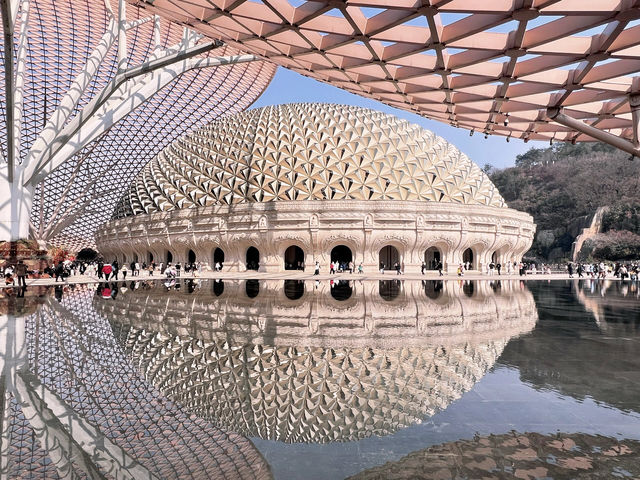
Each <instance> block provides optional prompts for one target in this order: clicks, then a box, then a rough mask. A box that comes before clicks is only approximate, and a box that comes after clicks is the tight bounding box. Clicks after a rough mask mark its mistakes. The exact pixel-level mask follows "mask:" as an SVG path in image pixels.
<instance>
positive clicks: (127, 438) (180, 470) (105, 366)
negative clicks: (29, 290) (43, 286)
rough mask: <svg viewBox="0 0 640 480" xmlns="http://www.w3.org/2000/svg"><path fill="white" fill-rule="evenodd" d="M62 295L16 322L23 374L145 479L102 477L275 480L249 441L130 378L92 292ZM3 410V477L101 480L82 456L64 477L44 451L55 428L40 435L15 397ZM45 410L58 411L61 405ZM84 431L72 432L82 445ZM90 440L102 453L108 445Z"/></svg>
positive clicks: (78, 289) (124, 472)
mask: <svg viewBox="0 0 640 480" xmlns="http://www.w3.org/2000/svg"><path fill="white" fill-rule="evenodd" d="M57 288H58V287H57ZM59 289H60V291H59V295H58V293H57V294H56V295H57V296H62V299H61V302H60V303H58V301H56V300H55V299H54V298H53V297H49V298H48V299H47V300H46V302H45V304H44V305H43V306H41V307H40V308H39V309H38V311H37V312H36V313H34V314H33V315H30V316H28V317H26V318H25V319H20V320H21V321H24V322H25V326H26V329H25V338H26V347H27V351H28V362H29V369H30V370H31V371H32V372H33V374H35V375H36V376H37V377H38V379H39V381H40V382H42V385H44V388H45V389H48V390H49V391H51V392H53V394H54V395H56V396H58V398H59V399H60V402H59V403H60V404H62V405H64V408H66V409H67V412H68V416H74V415H78V416H80V417H81V418H83V419H84V420H85V421H86V422H88V423H89V424H90V425H93V426H95V427H97V428H98V429H99V432H100V434H101V435H103V436H104V438H105V439H107V441H111V442H113V443H114V444H116V445H117V446H118V447H120V448H122V449H123V450H124V452H126V454H127V455H130V456H131V458H133V459H134V460H135V462H137V463H139V464H140V467H141V468H140V467H139V468H138V470H137V472H138V475H139V473H140V472H141V471H144V472H148V475H145V476H144V477H140V476H137V475H136V473H135V471H133V470H129V469H127V468H123V469H120V471H118V472H115V471H112V472H107V473H108V475H107V476H106V477H104V478H148V479H153V478H157V479H160V478H162V479H186V478H203V479H204V478H216V479H223V478H224V479H234V480H235V479H242V478H246V479H256V478H257V479H270V478H272V475H271V472H270V468H269V465H268V464H267V463H266V461H265V460H264V458H263V457H262V455H261V454H260V453H259V452H258V450H257V449H256V448H255V447H254V445H253V444H252V443H251V442H250V441H249V440H248V439H246V438H244V437H242V436H241V435H239V434H236V433H232V432H225V431H223V430H221V429H219V428H217V427H215V426H213V425H212V424H211V423H209V422H207V421H205V420H202V419H199V418H196V417H195V416H193V415H190V414H188V413H186V412H185V411H184V410H183V409H181V408H180V407H178V406H176V405H175V404H174V403H172V402H171V401H169V400H167V399H166V398H164V397H163V396H162V395H160V393H159V392H158V391H157V390H156V389H154V388H153V387H151V386H149V385H148V384H147V383H146V382H145V381H144V380H143V379H142V378H141V376H140V375H138V374H137V373H136V371H135V369H134V368H133V366H132V365H131V364H130V363H129V362H128V361H127V359H126V357H125V355H124V353H123V352H122V350H121V348H120V347H119V345H118V341H117V339H116V338H115V337H114V332H113V331H112V329H111V327H110V326H109V323H108V322H107V321H106V320H105V319H104V317H102V316H100V315H98V314H97V313H96V311H95V310H94V309H93V307H92V306H91V302H92V297H93V296H94V295H95V293H94V291H93V290H91V289H88V288H84V287H76V288H75V289H73V288H72V289H70V290H68V291H65V292H63V291H62V287H59ZM65 290H66V287H65ZM116 333H117V332H116ZM27 403H28V402H27ZM8 405H9V411H8V412H7V414H6V415H5V422H6V426H7V430H6V431H5V432H4V435H3V448H4V449H6V452H8V456H7V458H8V462H7V463H6V464H4V465H3V468H4V470H3V472H4V473H5V474H7V475H8V476H9V478H47V479H55V478H61V477H63V478H102V477H98V476H91V475H89V474H87V477H85V473H86V471H85V472H83V471H82V468H78V465H77V462H78V460H79V459H78V458H71V459H69V460H70V462H69V465H70V471H69V472H67V473H68V475H63V473H64V472H61V470H59V467H60V461H59V459H57V458H53V461H52V459H51V457H55V452H52V451H46V450H45V449H43V448H42V447H41V442H42V438H43V437H45V436H46V435H47V434H48V432H47V430H49V429H50V428H51V427H50V426H49V427H45V428H44V429H42V430H43V431H40V430H39V429H37V428H36V427H35V426H34V425H33V424H32V418H31V417H30V415H29V414H28V413H25V411H24V408H25V405H21V404H19V403H18V402H16V400H15V398H12V399H11V400H10V401H9V403H8ZM46 406H47V407H48V408H50V409H52V411H53V412H54V413H55V412H56V411H57V410H56V409H59V408H61V407H60V405H57V406H52V405H51V404H50V403H49V404H47V405H46ZM35 408H36V409H37V407H35ZM53 423H54V422H50V424H53ZM82 434H83V432H81V431H74V430H71V431H69V432H68V436H69V438H72V439H73V440H74V441H78V442H80V440H77V439H78V437H80V438H82ZM94 440H95V442H96V443H97V445H96V448H97V449H98V451H100V449H103V450H105V449H108V448H109V446H108V445H104V443H106V442H100V439H94ZM5 441H6V442H7V444H6V445H4V442H5ZM85 443H90V442H86V441H85ZM85 448H86V447H85ZM71 462H73V464H71ZM130 465H131V464H130ZM57 467H58V468H57Z"/></svg>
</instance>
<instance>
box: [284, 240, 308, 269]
mask: <svg viewBox="0 0 640 480" xmlns="http://www.w3.org/2000/svg"><path fill="white" fill-rule="evenodd" d="M284 269H285V270H304V251H303V250H302V249H301V248H300V247H298V246H297V245H291V246H290V247H289V248H287V249H286V250H285V251H284Z"/></svg>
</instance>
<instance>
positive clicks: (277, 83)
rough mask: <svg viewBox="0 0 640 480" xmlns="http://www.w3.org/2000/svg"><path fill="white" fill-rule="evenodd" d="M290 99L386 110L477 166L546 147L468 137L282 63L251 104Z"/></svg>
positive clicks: (507, 162)
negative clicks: (437, 137) (440, 139)
mask: <svg viewBox="0 0 640 480" xmlns="http://www.w3.org/2000/svg"><path fill="white" fill-rule="evenodd" d="M294 102H328V103H342V104H346V105H357V106H361V107H367V108H372V109H374V110H380V111H383V112H385V113H390V114H392V115H395V116H397V117H400V118H403V119H405V120H408V121H409V122H412V123H417V124H418V125H420V126H421V127H423V128H425V129H427V130H431V131H432V132H434V133H435V134H437V135H440V136H441V137H443V138H445V139H446V140H447V141H449V142H451V143H452V144H454V145H455V146H456V147H458V148H459V149H460V150H461V151H462V152H464V153H466V154H467V156H468V157H469V158H471V160H473V161H474V162H475V163H476V164H477V165H478V166H480V167H484V166H485V165H486V164H491V165H492V166H494V167H496V168H505V167H510V166H512V165H513V164H514V162H515V159H516V155H518V154H520V153H524V152H526V151H527V150H529V149H530V148H532V147H538V148H545V147H548V144H547V143H544V142H529V143H526V144H525V143H524V142H523V141H522V140H518V139H513V138H512V139H511V141H510V142H509V143H507V141H506V138H505V137H503V136H500V135H495V136H493V135H492V136H489V138H488V139H486V140H485V138H484V135H482V134H479V133H476V134H475V135H474V136H473V137H471V136H469V131H468V130H465V129H463V128H455V127H452V126H450V125H448V124H446V123H442V122H438V121H435V120H429V119H427V118H424V117H421V116H419V115H416V114H414V113H410V112H405V111H403V110H399V109H397V108H393V107H389V106H387V105H385V104H383V103H380V102H378V101H376V100H370V99H368V98H364V97H361V96H359V95H355V94H353V93H349V92H347V91H345V90H341V89H339V88H337V87H333V86H331V85H329V84H326V83H322V82H318V81H317V80H313V79H311V78H307V77H304V76H302V75H300V74H298V73H295V72H292V71H291V70H287V69H285V68H282V67H278V70H277V72H276V75H275V77H274V79H273V80H272V82H271V84H270V85H269V86H268V87H267V89H266V90H265V91H264V93H263V94H262V96H261V97H260V98H258V100H257V101H256V102H255V103H254V104H253V105H252V107H251V108H257V107H264V106H267V105H277V104H281V103H294Z"/></svg>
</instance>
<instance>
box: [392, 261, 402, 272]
mask: <svg viewBox="0 0 640 480" xmlns="http://www.w3.org/2000/svg"><path fill="white" fill-rule="evenodd" d="M394 266H395V268H396V275H401V274H402V271H401V267H400V263H398V262H396V264H395V265H394Z"/></svg>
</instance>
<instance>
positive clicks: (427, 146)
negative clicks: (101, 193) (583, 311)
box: [97, 104, 535, 272]
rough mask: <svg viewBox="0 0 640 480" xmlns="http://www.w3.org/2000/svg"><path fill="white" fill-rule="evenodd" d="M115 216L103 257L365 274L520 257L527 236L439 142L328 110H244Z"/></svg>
mask: <svg viewBox="0 0 640 480" xmlns="http://www.w3.org/2000/svg"><path fill="white" fill-rule="evenodd" d="M114 217H115V218H114V219H113V220H112V221H110V222H109V223H107V224H106V225H104V226H103V227H102V228H101V229H100V230H99V232H98V234H97V243H98V247H99V249H100V250H101V252H102V253H103V254H104V255H105V256H106V257H107V258H110V257H114V258H118V259H119V260H124V261H131V260H133V259H135V258H137V259H138V260H140V261H143V260H144V261H149V260H151V259H153V260H154V261H156V262H157V263H160V262H169V261H173V262H176V261H180V262H192V261H200V262H203V263H204V264H205V265H212V264H214V263H215V262H217V261H220V263H222V264H223V267H224V268H225V269H231V270H240V271H242V270H244V269H247V268H258V269H259V270H261V271H274V272H277V271H281V270H284V269H286V268H292V269H298V268H305V269H307V270H311V269H312V268H313V266H314V264H315V262H316V261H317V262H319V263H320V265H321V268H326V267H327V265H328V264H329V262H331V261H333V260H337V261H340V262H345V263H348V262H349V261H351V262H353V264H354V265H355V266H357V265H358V264H360V263H362V265H363V266H364V268H365V269H368V270H369V271H371V269H375V270H377V269H378V268H379V267H380V265H381V264H383V263H384V264H385V266H386V267H387V268H390V267H392V266H393V265H394V264H395V263H396V262H397V263H399V264H400V265H401V266H402V267H403V268H404V270H405V271H418V270H419V269H420V267H421V264H422V262H423V261H424V262H425V263H427V266H428V267H431V268H434V267H435V266H436V265H437V264H438V262H441V263H443V266H444V268H445V269H450V270H453V269H455V268H456V267H457V265H458V264H459V263H462V262H464V261H469V262H470V263H471V264H472V265H473V268H475V269H479V268H481V267H482V266H483V265H484V264H486V263H488V262H490V261H491V260H492V259H493V260H494V261H499V262H502V263H504V262H507V261H512V260H519V259H520V258H521V257H522V255H523V254H524V252H526V251H527V250H528V249H529V247H530V246H531V242H532V241H533V235H534V232H535V226H534V224H533V221H532V217H531V216H530V215H528V214H525V213H521V212H518V211H515V210H512V209H509V208H507V205H506V204H505V202H504V199H503V198H502V197H501V196H500V194H499V192H498V191H497V189H496V187H495V186H494V185H493V184H492V183H491V181H490V180H489V178H488V177H487V176H486V175H485V174H484V173H483V172H482V171H481V170H480V169H479V168H478V167H477V166H476V165H475V164H474V163H473V162H471V161H470V160H469V158H468V157H466V155H464V154H463V153H461V152H460V151H459V150H457V149H456V148H455V147H454V146H452V145H451V144H449V143H447V142H446V141H445V140H443V139H442V138H440V137H437V136H436V135H434V134H433V133H431V132H428V131H426V130H423V129H421V128H420V127H418V126H416V125H411V124H410V123H408V122H406V121H403V120H399V119H397V118H396V117H393V116H390V115H386V114H383V113H380V112H375V111H372V110H368V109H364V108H359V107H347V106H340V105H327V104H294V105H281V106H276V107H265V108H262V109H256V110H252V111H249V112H244V113H242V114H239V115H235V116H232V117H230V118H227V119H224V120H220V121H217V122H214V123H213V124H211V125H210V126H208V127H206V128H203V129H200V130H198V131H196V132H194V133H192V134H190V135H188V136H186V137H184V138H182V139H181V140H179V141H177V142H175V143H174V144H172V145H171V146H169V147H168V148H166V149H165V150H164V151H162V152H161V153H160V154H159V155H158V156H157V157H156V158H155V159H154V160H153V161H151V162H150V163H149V164H148V165H147V166H146V167H145V168H144V169H143V171H142V172H141V173H140V175H139V176H138V177H137V178H136V180H135V181H134V182H133V183H132V184H131V187H130V189H129V191H128V193H127V194H126V195H125V196H124V197H123V198H122V199H121V200H120V202H119V204H118V207H117V209H116V212H115V215H114ZM338 246H344V247H346V248H347V249H348V251H347V250H346V249H345V248H343V247H341V248H340V249H339V251H334V248H335V247H338ZM251 247H253V248H254V249H257V254H256V252H255V251H253V253H252V255H253V256H252V257H251V258H249V257H250V255H251V254H250V252H249V249H250V248H251ZM290 247H298V248H299V249H300V250H296V252H293V251H289V253H287V249H288V248H290ZM216 249H219V250H220V251H221V252H223V260H221V258H222V257H221V256H220V251H219V252H218V259H216V258H214V252H215V251H216Z"/></svg>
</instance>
